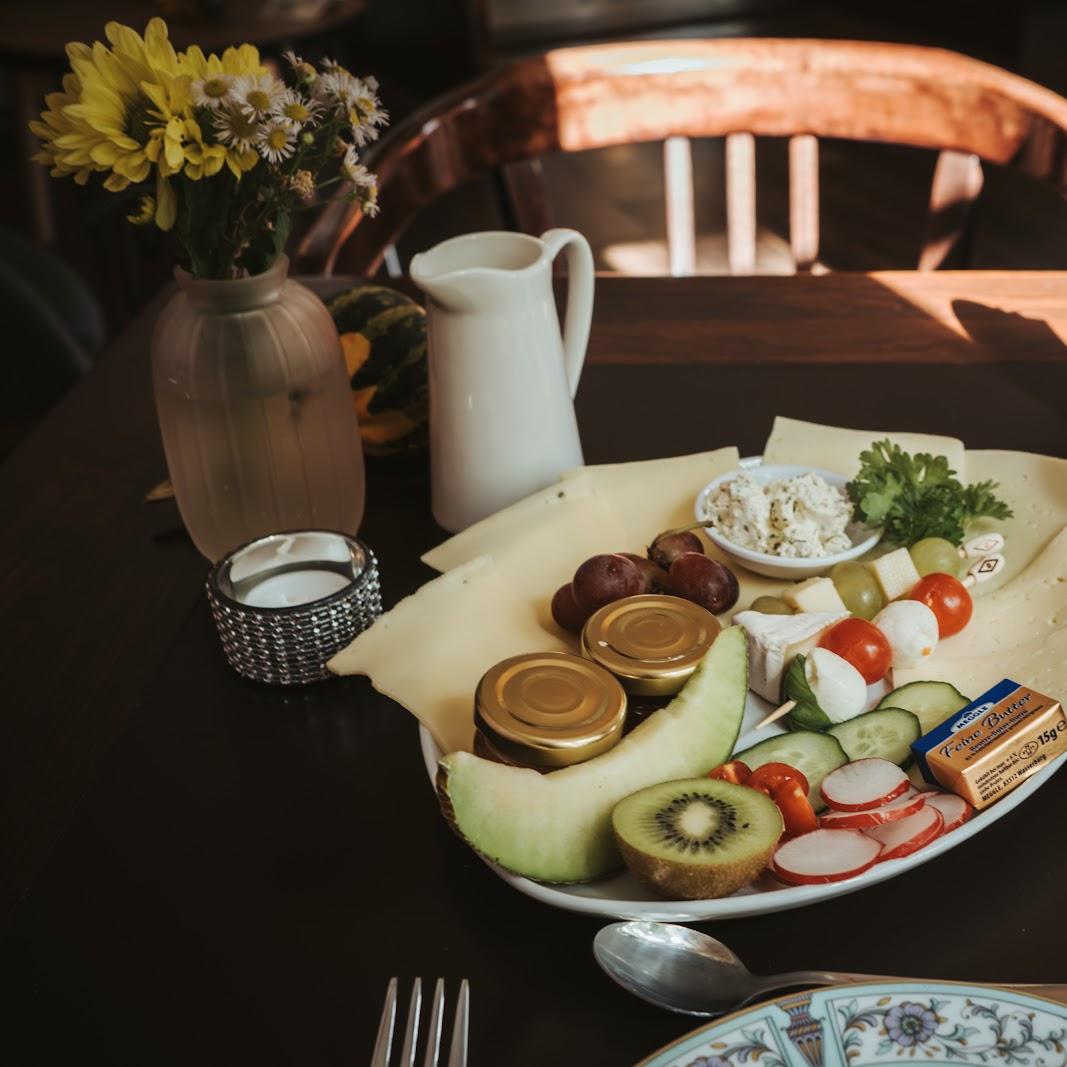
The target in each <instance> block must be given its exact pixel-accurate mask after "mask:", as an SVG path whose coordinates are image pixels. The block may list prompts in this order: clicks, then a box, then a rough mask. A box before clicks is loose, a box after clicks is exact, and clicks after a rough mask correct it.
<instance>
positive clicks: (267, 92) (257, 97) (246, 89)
mask: <svg viewBox="0 0 1067 1067" xmlns="http://www.w3.org/2000/svg"><path fill="white" fill-rule="evenodd" d="M283 92H285V86H284V84H283V83H282V82H280V81H279V80H278V79H277V78H275V77H274V75H273V74H245V75H242V76H241V77H239V78H235V79H234V82H233V98H234V100H235V101H236V103H237V106H238V107H239V108H240V109H241V110H242V111H243V112H244V113H245V114H246V115H248V116H249V117H250V118H253V119H261V118H264V117H265V116H266V115H268V114H269V113H270V112H271V111H272V110H273V109H274V105H275V104H276V103H277V101H278V99H279V97H280V96H281V95H282V93H283Z"/></svg>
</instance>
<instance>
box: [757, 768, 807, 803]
mask: <svg viewBox="0 0 1067 1067" xmlns="http://www.w3.org/2000/svg"><path fill="white" fill-rule="evenodd" d="M785 782H796V783H797V784H798V785H799V786H800V787H801V789H803V791H804V793H805V794H807V792H808V780H807V778H805V777H804V772H803V771H798V770H797V769H796V767H790V765H789V764H788V763H764V764H763V765H762V766H760V767H757V768H756V769H755V770H754V771H753V772H752V775H751V777H750V778H749V779H748V781H747V782H745V785H747V786H748V788H749V789H758V790H759V791H760V792H761V793H766V794H767V796H769V797H773V796H774V792H775V790H776V789H777V788H778V787H779V786H780V785H782V784H784V783H785Z"/></svg>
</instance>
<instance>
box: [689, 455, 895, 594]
mask: <svg viewBox="0 0 1067 1067" xmlns="http://www.w3.org/2000/svg"><path fill="white" fill-rule="evenodd" d="M742 471H744V472H745V473H746V474H750V475H751V476H752V477H753V478H754V479H755V480H756V481H757V482H759V484H760V485H767V484H769V483H770V482H776V481H778V480H779V479H781V478H789V477H792V475H794V474H807V473H809V472H811V473H814V474H818V475H819V476H820V477H822V478H824V479H825V480H826V481H827V482H829V483H830V485H833V486H836V487H837V488H838V489H844V488H845V485H846V484H847V483H848V479H847V478H845V477H844V476H843V475H840V474H834V473H833V472H832V471H824V470H819V469H818V468H817V467H794V466H790V465H789V464H785V463H771V464H764V462H763V460H762V458H761V457H760V456H749V457H747V458H745V459H743V460H741V466H740V467H739V468H738V469H737V470H732V471H729V472H728V473H726V474H723V475H720V476H719V477H718V478H716V479H715V480H714V481H711V482H708V484H707V485H706V486H704V488H703V489H701V491H700V494H699V495H698V496H697V499H696V504H695V505H694V508H693V513H694V514H695V515H696V517H697V521H700V522H702V521H703V520H704V519H706V518H707V516H706V514H705V509H706V507H707V502H708V498H709V497H710V496H711V495H712V493H714V492H715V490H716V489H718V488H719V486H720V485H722V484H723V482H728V481H730V479H731V478H736V477H737V475H738V474H740V473H741V472H742ZM845 532H846V533H847V534H848V536H849V538H850V539H851V541H852V547H851V548H850V549H847V550H846V551H844V552H837V553H835V554H834V555H832V556H817V557H813V558H810V559H785V558H783V557H781V556H772V555H770V554H769V553H767V552H753V551H752V549H750V548H742V547H741V546H740V545H735V544H734V543H733V542H732V541H728V540H727V539H726V538H725V537H723V535H722V534H721V533H719V531H718V530H716V529H713V528H710V527H705V528H704V533H706V534H707V535H708V538H709V540H710V541H711V542H712V543H713V544H714V545H716V547H718V548H719V549H721V550H722V552H723V553H724V554H725V555H726V556H727V557H728V558H729V559H730V560H732V561H733V562H734V563H736V564H738V566H741V567H745V568H747V569H748V570H750V571H755V572H756V574H763V575H766V576H767V577H768V578H787V579H789V578H791V579H793V580H795V581H799V580H800V579H801V578H811V577H813V576H814V575H817V574H825V573H826V572H827V571H828V570H829V569H830V568H831V567H832V566H834V564H835V563H843V562H845V561H846V560H850V559H858V558H859V557H860V556H862V555H863V554H864V553H865V552H869V551H870V550H871V549H872V548H874V546H875V545H876V544H878V541H879V540H880V538H881V536H882V531H881V530H874V531H872V530H871V529H870V527H867V526H862V525H860V524H858V523H852V524H851V525H849V526H848V528H847V529H846V531H845Z"/></svg>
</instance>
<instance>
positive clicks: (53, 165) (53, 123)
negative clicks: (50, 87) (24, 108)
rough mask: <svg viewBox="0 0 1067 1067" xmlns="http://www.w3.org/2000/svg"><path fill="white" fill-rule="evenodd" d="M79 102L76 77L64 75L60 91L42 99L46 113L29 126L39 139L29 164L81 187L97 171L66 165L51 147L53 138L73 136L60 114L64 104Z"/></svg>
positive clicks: (79, 92) (54, 146)
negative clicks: (47, 170)
mask: <svg viewBox="0 0 1067 1067" xmlns="http://www.w3.org/2000/svg"><path fill="white" fill-rule="evenodd" d="M80 99H81V85H80V84H79V82H78V76H77V75H76V74H73V73H68V74H64V75H63V91H62V92H61V93H49V94H48V95H47V96H46V97H45V98H44V102H45V105H46V110H44V111H42V112H41V118H40V119H39V120H37V119H34V120H32V121H31V122H30V129H31V130H32V131H33V133H34V134H36V136H38V137H40V139H41V148H40V151H38V152H37V153H35V154H34V156H33V161H34V162H35V163H41V164H43V165H44V166H46V167H48V168H50V170H49V173H50V174H51V175H52V177H53V178H64V177H67V176H68V175H72V176H73V177H74V180H75V181H76V182H77V183H78V184H79V185H84V184H85V183H86V182H87V181H88V180H89V175H90V174H91V173H92V171H93V170H95V169H97V168H95V167H93V166H91V165H90V164H84V165H82V166H74V165H72V164H70V163H68V162H66V161H65V159H64V152H63V150H62V149H60V148H57V147H56V145H55V140H56V138H58V137H62V136H64V135H66V134H69V133H73V132H74V130H73V126H72V124H71V121H70V119H69V118H67V117H66V116H65V115H64V114H63V109H64V108H65V107H66V106H67V105H68V104H76V103H77V102H78V100H80Z"/></svg>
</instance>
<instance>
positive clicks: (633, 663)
mask: <svg viewBox="0 0 1067 1067" xmlns="http://www.w3.org/2000/svg"><path fill="white" fill-rule="evenodd" d="M721 629H722V627H721V626H720V625H719V620H718V619H716V618H715V616H714V615H712V614H711V612H710V611H707V610H705V609H704V608H702V607H700V605H699V604H694V603H692V602H691V601H689V600H683V599H682V598H681V597H676V596H664V595H661V594H658V593H648V594H645V595H642V596H630V597H625V598H624V599H622V600H616V601H614V602H613V603H611V604H605V605H604V607H602V608H600V609H599V610H598V611H596V612H594V613H593V614H592V615H591V616H590V617H589V620H588V621H587V622H586V624H585V628H584V629H583V630H582V652H583V653H584V654H585V655H586V656H587V657H588V658H589V659H590V660H592V661H593V662H594V663H597V664H599V665H600V666H601V667H604V668H605V669H607V670H609V671H610V672H611V673H612V674H613V675H615V677H616V678H618V679H619V680H620V681H621V682H622V684H623V686H624V688H625V689H626V690H627V692H629V693H632V694H635V695H640V696H669V695H671V694H674V693H677V692H678V690H679V689H681V688H682V686H683V685H685V683H686V682H687V681H688V679H689V676H690V675H691V674H692V673H693V672H694V671H695V670H696V669H697V666H698V664H699V663H700V661H701V660H702V659H703V658H704V654H705V653H706V652H707V650H708V649H709V648H711V645H712V642H713V641H714V640H715V638H716V637H718V635H719V631H720V630H721Z"/></svg>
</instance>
